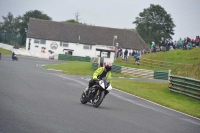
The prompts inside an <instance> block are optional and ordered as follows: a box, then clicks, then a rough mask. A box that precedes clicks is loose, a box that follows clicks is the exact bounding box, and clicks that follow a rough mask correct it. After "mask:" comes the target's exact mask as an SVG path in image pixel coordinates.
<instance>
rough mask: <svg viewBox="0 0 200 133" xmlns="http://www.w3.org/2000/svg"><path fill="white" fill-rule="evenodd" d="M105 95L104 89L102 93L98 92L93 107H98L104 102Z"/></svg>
mask: <svg viewBox="0 0 200 133" xmlns="http://www.w3.org/2000/svg"><path fill="white" fill-rule="evenodd" d="M104 96H105V92H104V91H102V92H101V93H99V94H97V95H96V96H95V99H94V101H93V103H92V104H93V107H95V108H97V107H99V105H100V104H101V103H102V102H103V99H104Z"/></svg>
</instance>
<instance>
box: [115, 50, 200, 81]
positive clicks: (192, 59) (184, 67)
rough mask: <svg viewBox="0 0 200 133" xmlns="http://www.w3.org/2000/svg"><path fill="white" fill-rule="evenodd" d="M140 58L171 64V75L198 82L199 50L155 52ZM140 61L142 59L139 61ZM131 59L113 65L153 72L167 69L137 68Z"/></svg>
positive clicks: (199, 76)
mask: <svg viewBox="0 0 200 133" xmlns="http://www.w3.org/2000/svg"><path fill="white" fill-rule="evenodd" d="M142 58H146V59H150V60H157V61H165V62H172V63H173V64H174V65H173V66H172V67H171V68H169V69H170V70H171V74H173V75H179V76H185V77H191V78H195V79H199V80H200V48H193V49H191V50H182V49H178V50H173V51H167V52H156V53H151V54H144V55H142ZM141 61H142V59H141ZM134 62H135V61H134V59H133V57H129V60H128V61H127V62H126V61H125V60H122V59H121V58H118V59H117V60H116V61H115V62H114V64H116V65H120V66H126V67H133V68H140V69H147V70H155V71H168V69H163V68H156V67H153V66H143V65H142V63H141V65H139V66H137V65H135V64H134Z"/></svg>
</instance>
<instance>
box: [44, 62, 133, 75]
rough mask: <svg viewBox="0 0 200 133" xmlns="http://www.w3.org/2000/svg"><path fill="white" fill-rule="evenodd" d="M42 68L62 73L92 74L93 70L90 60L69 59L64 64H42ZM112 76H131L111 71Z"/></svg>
mask: <svg viewBox="0 0 200 133" xmlns="http://www.w3.org/2000/svg"><path fill="white" fill-rule="evenodd" d="M44 68H46V69H56V70H62V73H64V74H71V75H84V76H88V75H89V76H92V75H93V73H94V70H92V63H91V62H79V61H69V62H66V64H59V65H47V66H44ZM112 77H126V78H129V77H131V76H127V75H123V74H119V73H112Z"/></svg>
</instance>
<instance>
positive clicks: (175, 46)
mask: <svg viewBox="0 0 200 133" xmlns="http://www.w3.org/2000/svg"><path fill="white" fill-rule="evenodd" d="M176 48H177V42H176V41H174V49H176Z"/></svg>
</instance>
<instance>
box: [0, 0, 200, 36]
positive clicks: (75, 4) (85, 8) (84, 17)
mask: <svg viewBox="0 0 200 133" xmlns="http://www.w3.org/2000/svg"><path fill="white" fill-rule="evenodd" d="M150 4H159V5H161V6H162V7H163V8H164V9H165V10H166V11H167V13H169V14H171V17H172V18H173V21H174V23H175V25H176V27H175V29H174V30H175V35H174V36H173V39H174V40H177V39H179V38H180V37H181V38H184V37H187V36H188V37H191V38H195V37H196V35H200V26H199V23H200V0H0V16H6V15H7V14H8V12H11V13H12V14H13V15H14V16H15V17H16V16H18V15H23V14H25V12H27V11H30V10H36V9H37V10H40V11H43V13H45V14H47V15H48V16H50V17H51V18H52V19H53V21H65V20H68V19H75V15H74V14H75V13H76V12H78V11H79V13H80V17H79V18H80V19H81V20H80V22H83V23H87V24H92V25H95V26H103V27H112V28H135V25H134V24H132V22H133V21H135V18H136V17H137V16H139V13H140V12H142V11H143V9H144V8H148V7H150ZM0 21H3V19H2V17H1V18H0Z"/></svg>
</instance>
